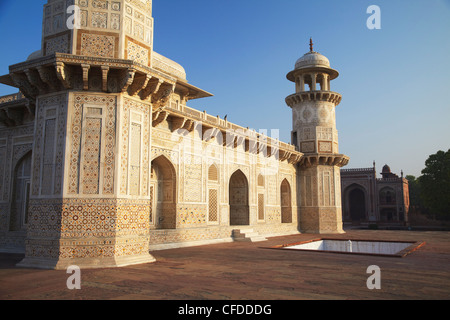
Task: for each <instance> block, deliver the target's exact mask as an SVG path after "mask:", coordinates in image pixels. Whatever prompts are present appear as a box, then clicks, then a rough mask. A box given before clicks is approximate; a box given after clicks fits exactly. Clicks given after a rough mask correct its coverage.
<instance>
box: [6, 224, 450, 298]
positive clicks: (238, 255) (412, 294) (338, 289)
mask: <svg viewBox="0 0 450 320" xmlns="http://www.w3.org/2000/svg"><path fill="white" fill-rule="evenodd" d="M318 237H321V238H326V237H329V238H339V239H341V238H342V239H354V240H356V239H371V240H396V241H425V242H426V244H425V245H424V246H423V247H421V248H420V249H418V250H417V251H415V252H413V253H411V254H410V255H408V256H406V257H404V258H397V257H380V256H365V255H348V254H336V253H323V252H303V251H290V250H269V249H264V248H262V247H270V246H275V245H280V244H287V243H293V242H299V241H305V240H310V239H315V238H318ZM152 254H153V255H154V256H155V258H156V259H157V262H156V263H153V264H144V265H136V266H129V267H124V268H115V269H94V270H82V271H81V290H69V289H67V287H66V281H67V279H68V277H69V276H70V275H69V274H67V273H66V272H65V271H54V270H33V269H21V268H17V267H15V264H16V263H17V262H19V261H20V260H21V258H22V256H21V255H11V254H0V300H30V299H31V300H72V299H75V300H79V299H84V300H98V299H101V300H109V299H120V300H200V299H208V300H241V299H249V300H306V299H308V300H310V299H312V300H319V299H320V300H331V299H339V300H343V299H356V300H368V299H371V300H373V299H375V300H378V299H388V300H397V299H408V300H410V299H414V300H416V299H417V300H437V299H439V300H441V299H449V298H450V232H411V231H368V230H350V231H348V232H347V233H346V234H344V235H339V236H335V235H333V236H331V235H330V236H327V235H320V236H318V235H311V234H300V235H293V236H285V237H276V238H269V239H268V241H266V242H258V243H238V242H233V243H222V244H215V245H208V246H201V247H191V248H180V249H172V250H164V251H156V252H153V253H152ZM371 265H377V266H379V267H380V270H381V289H380V290H376V289H374V290H369V289H368V288H367V285H366V282H367V279H368V277H369V276H370V274H367V273H366V271H367V268H368V267H369V266H371Z"/></svg>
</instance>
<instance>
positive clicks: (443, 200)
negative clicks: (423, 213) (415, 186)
mask: <svg viewBox="0 0 450 320" xmlns="http://www.w3.org/2000/svg"><path fill="white" fill-rule="evenodd" d="M418 180H419V185H420V194H421V199H422V201H423V205H424V206H425V207H426V208H427V209H428V210H429V212H430V213H431V214H432V215H434V216H435V217H436V218H440V219H445V220H447V219H450V150H448V151H447V152H444V151H438V152H437V153H436V154H433V155H430V156H429V158H428V159H427V161H426V162H425V169H423V170H422V176H421V177H420V178H419V179H418Z"/></svg>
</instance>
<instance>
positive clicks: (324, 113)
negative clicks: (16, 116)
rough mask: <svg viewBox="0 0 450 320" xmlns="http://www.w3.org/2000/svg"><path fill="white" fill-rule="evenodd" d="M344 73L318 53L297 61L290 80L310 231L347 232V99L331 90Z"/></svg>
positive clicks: (303, 213)
mask: <svg viewBox="0 0 450 320" xmlns="http://www.w3.org/2000/svg"><path fill="white" fill-rule="evenodd" d="M338 76H339V73H338V72H337V71H336V70H334V69H332V68H331V67H330V61H329V60H328V59H327V58H326V57H325V56H323V55H321V54H320V53H318V52H315V51H314V50H313V43H312V40H311V42H310V51H309V52H308V53H306V54H305V55H304V56H303V57H301V58H300V59H298V60H297V62H296V64H295V69H294V70H293V71H291V72H289V73H288V75H287V79H288V80H290V81H292V82H294V83H295V89H296V90H295V91H296V93H295V94H293V95H290V96H289V97H287V98H286V103H287V104H288V106H289V107H291V108H292V119H293V131H292V144H294V145H295V146H296V148H297V149H298V151H300V152H302V153H304V157H303V159H302V161H301V162H300V164H299V173H298V179H299V185H301V188H300V195H299V197H300V199H301V208H300V228H301V230H302V231H303V232H308V233H342V232H343V229H342V210H341V190H340V186H341V183H340V168H341V167H343V166H345V165H347V163H348V161H349V158H348V157H347V156H345V155H342V154H339V143H338V132H337V129H336V113H335V108H336V107H337V106H338V105H339V103H340V102H341V99H342V96H341V95H340V94H339V93H336V92H333V91H331V86H330V83H331V80H334V79H336V78H337V77H338Z"/></svg>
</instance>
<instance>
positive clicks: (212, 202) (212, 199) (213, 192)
mask: <svg viewBox="0 0 450 320" xmlns="http://www.w3.org/2000/svg"><path fill="white" fill-rule="evenodd" d="M217 202H218V201H217V189H209V214H208V217H209V218H208V220H209V222H218V221H219V220H218V208H217Z"/></svg>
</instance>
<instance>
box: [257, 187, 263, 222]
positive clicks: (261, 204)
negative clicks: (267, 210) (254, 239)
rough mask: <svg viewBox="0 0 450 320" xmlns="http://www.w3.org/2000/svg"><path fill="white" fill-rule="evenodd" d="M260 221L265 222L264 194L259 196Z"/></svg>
mask: <svg viewBox="0 0 450 320" xmlns="http://www.w3.org/2000/svg"><path fill="white" fill-rule="evenodd" d="M258 220H264V193H260V194H258Z"/></svg>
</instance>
